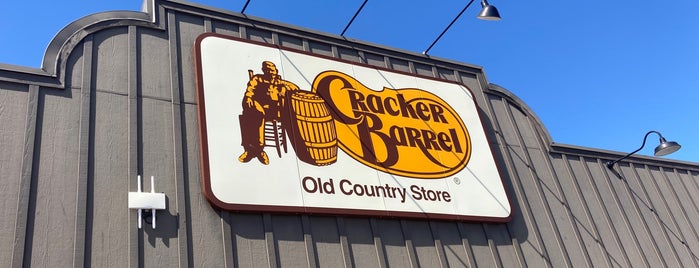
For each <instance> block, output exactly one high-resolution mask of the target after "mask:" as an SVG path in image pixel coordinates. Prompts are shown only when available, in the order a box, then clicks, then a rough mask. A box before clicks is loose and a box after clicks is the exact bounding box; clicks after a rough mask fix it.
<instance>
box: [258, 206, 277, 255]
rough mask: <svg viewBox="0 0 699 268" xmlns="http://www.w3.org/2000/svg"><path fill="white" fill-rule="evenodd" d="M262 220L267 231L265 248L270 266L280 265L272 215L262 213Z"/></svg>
mask: <svg viewBox="0 0 699 268" xmlns="http://www.w3.org/2000/svg"><path fill="white" fill-rule="evenodd" d="M262 222H263V225H264V226H263V227H264V232H265V245H266V247H265V249H266V250H267V265H268V267H279V259H278V255H279V254H277V247H276V243H274V230H273V229H272V215H270V214H269V213H264V214H262Z"/></svg>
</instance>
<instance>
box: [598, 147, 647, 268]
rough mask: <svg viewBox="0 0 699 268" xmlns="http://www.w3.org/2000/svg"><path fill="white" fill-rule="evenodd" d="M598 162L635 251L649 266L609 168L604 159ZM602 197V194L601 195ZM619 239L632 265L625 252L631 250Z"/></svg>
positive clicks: (611, 224) (610, 221) (610, 222)
mask: <svg viewBox="0 0 699 268" xmlns="http://www.w3.org/2000/svg"><path fill="white" fill-rule="evenodd" d="M596 162H597V166H598V167H599V168H600V170H601V172H602V173H603V174H604V181H605V182H606V185H607V189H608V190H609V192H610V193H611V196H612V197H613V198H614V205H615V206H616V208H617V210H618V212H619V214H621V216H622V218H623V219H624V221H623V223H622V224H623V225H624V227H625V229H626V230H627V231H628V232H629V236H630V237H631V240H632V241H633V245H634V246H635V251H636V252H638V253H639V254H638V255H640V257H641V259H642V260H643V264H645V266H646V267H648V266H649V265H650V264H649V263H648V259H647V258H646V256H645V255H644V254H643V250H642V248H641V244H640V242H639V241H638V236H637V235H635V232H634V230H633V228H632V227H631V223H630V217H629V215H628V214H627V213H626V210H624V207H623V205H622V203H621V199H619V193H618V192H617V191H616V189H615V188H614V185H612V180H611V177H609V173H608V172H606V170H607V169H606V166H605V164H604V163H602V159H599V158H597V160H596ZM600 198H601V195H600ZM600 200H601V199H600ZM604 203H605V204H606V202H604ZM608 213H609V212H608ZM608 220H609V225H610V226H611V227H613V226H614V223H613V221H612V220H611V217H608ZM612 230H613V231H614V234H617V233H618V232H617V231H616V228H615V227H614V228H613V229H612ZM617 241H618V242H617V243H619V246H620V248H621V249H622V250H623V251H622V253H624V256H626V259H627V260H628V262H629V264H628V265H631V264H630V262H631V260H629V259H628V254H626V253H625V252H627V251H629V250H630V249H629V250H627V249H626V248H625V247H624V246H623V244H622V243H621V240H620V239H619V238H617Z"/></svg>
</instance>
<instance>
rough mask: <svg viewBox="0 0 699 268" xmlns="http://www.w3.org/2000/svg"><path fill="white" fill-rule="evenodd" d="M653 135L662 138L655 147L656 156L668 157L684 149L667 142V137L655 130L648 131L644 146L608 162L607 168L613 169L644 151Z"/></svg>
mask: <svg viewBox="0 0 699 268" xmlns="http://www.w3.org/2000/svg"><path fill="white" fill-rule="evenodd" d="M651 133H655V134H658V136H659V137H660V145H658V146H657V147H655V156H663V155H668V154H671V153H674V152H676V151H677V150H679V149H680V148H681V147H682V146H681V145H680V144H679V143H677V142H674V141H667V140H665V137H663V135H662V134H660V132H657V131H655V130H651V131H648V133H646V136H645V137H644V138H643V144H641V147H640V148H638V149H636V151H633V152H630V153H629V154H627V155H625V156H623V157H621V158H619V159H617V160H614V161H609V162H607V168H609V169H613V168H614V164H616V163H618V162H619V161H621V160H624V159H626V158H628V157H629V156H631V155H632V154H635V153H637V152H638V151H640V150H641V149H643V146H646V140H647V139H648V135H650V134H651Z"/></svg>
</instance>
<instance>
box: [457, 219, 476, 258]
mask: <svg viewBox="0 0 699 268" xmlns="http://www.w3.org/2000/svg"><path fill="white" fill-rule="evenodd" d="M456 227H457V230H459V237H460V238H461V245H462V246H463V248H464V252H466V256H467V257H468V260H467V261H468V266H469V267H476V259H475V256H473V248H472V247H471V242H469V241H468V238H467V237H466V233H467V232H466V227H464V223H463V222H458V223H457V224H456Z"/></svg>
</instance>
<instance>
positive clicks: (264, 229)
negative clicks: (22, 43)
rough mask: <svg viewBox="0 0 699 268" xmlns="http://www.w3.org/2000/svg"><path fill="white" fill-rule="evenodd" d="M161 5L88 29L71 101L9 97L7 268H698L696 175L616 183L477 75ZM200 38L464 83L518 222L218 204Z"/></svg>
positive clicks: (57, 95)
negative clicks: (154, 209) (210, 180)
mask: <svg viewBox="0 0 699 268" xmlns="http://www.w3.org/2000/svg"><path fill="white" fill-rule="evenodd" d="M158 3H159V4H162V5H163V8H162V9H159V8H156V10H163V12H165V13H164V14H159V16H158V18H159V21H158V23H159V24H158V25H157V27H152V28H149V27H144V26H143V24H137V23H133V22H129V21H123V22H121V23H115V24H113V25H114V26H113V27H106V28H103V29H99V30H96V31H94V29H93V30H90V31H87V30H86V31H85V32H83V33H84V34H85V36H86V37H85V38H84V39H82V41H80V43H79V44H76V46H75V48H74V49H73V50H72V51H69V52H70V53H68V55H69V56H68V58H67V59H63V60H67V64H66V66H67V69H66V70H61V71H65V74H66V84H65V88H66V89H63V90H61V89H49V88H42V89H41V90H39V87H38V86H37V85H29V84H26V85H15V84H0V135H1V136H0V145H2V148H3V150H2V152H0V161H2V162H0V167H1V168H2V170H3V172H2V174H1V175H0V176H2V177H0V194H2V196H4V197H3V199H2V201H1V202H0V213H2V215H6V217H3V219H4V220H0V263H2V264H0V266H4V265H6V264H12V265H14V266H22V265H26V266H28V265H32V266H48V265H51V266H60V267H66V266H83V265H84V266H110V267H124V266H146V267H174V266H180V267H185V266H193V267H222V266H227V267H277V266H284V267H306V266H310V267H316V266H318V267H341V266H345V267H390V266H392V267H411V266H413V267H417V266H421V267H440V266H441V267H472V266H479V267H565V266H572V267H579V266H588V267H599V266H602V267H604V266H615V267H631V266H632V267H639V266H640V267H644V266H646V267H663V266H667V267H680V266H684V267H695V266H698V265H699V258H698V257H697V253H699V227H696V224H694V223H695V222H697V220H699V198H697V196H699V184H698V182H697V181H698V180H699V167H697V166H689V165H679V164H677V165H676V164H673V163H669V164H668V166H664V164H662V163H663V162H655V161H650V160H647V159H642V158H630V159H628V161H624V162H622V163H619V165H617V166H616V170H617V171H618V172H619V173H614V172H610V171H609V170H607V169H606V167H605V165H604V163H605V162H606V161H607V160H609V159H611V158H615V157H618V156H617V155H612V154H609V153H604V152H595V151H590V150H587V151H586V150H582V149H575V148H573V149H566V150H562V149H556V148H558V147H556V148H554V147H553V146H552V145H551V141H550V140H549V137H548V136H547V135H548V134H547V133H544V132H545V129H544V128H543V126H542V125H541V122H540V121H539V120H538V119H536V117H535V115H534V114H533V113H532V112H531V111H530V110H529V109H528V108H527V107H526V106H525V105H524V104H523V103H521V101H519V100H517V99H516V98H513V97H512V96H511V95H509V93H507V92H506V91H505V90H504V89H502V90H501V89H498V88H497V87H495V86H492V85H491V87H490V88H488V87H489V85H488V84H487V81H485V78H484V76H483V74H482V73H481V70H479V69H474V67H469V66H465V65H464V66H462V65H459V64H455V63H448V64H447V63H444V64H442V63H439V62H433V61H430V60H427V59H426V58H424V57H422V56H420V55H403V54H402V53H398V52H392V51H386V50H383V49H379V48H375V49H374V48H370V47H369V46H367V45H361V46H353V45H352V44H351V43H348V42H347V41H345V40H343V39H341V38H337V39H336V38H332V37H328V36H326V37H324V36H322V35H319V34H309V33H305V32H303V31H300V30H297V29H291V28H285V27H282V26H275V25H271V24H269V23H267V22H255V21H251V20H250V19H248V18H244V17H238V16H236V15H231V14H219V13H216V12H210V11H207V12H189V11H188V10H190V9H191V10H198V8H196V7H189V6H186V4H183V3H173V2H168V1H162V2H160V1H158ZM172 6H175V7H176V8H175V9H170V7H172ZM198 11H201V10H198ZM203 14H205V15H203ZM207 16H210V17H207ZM130 23H132V25H131V26H128V25H129V24H130ZM256 25H259V26H260V27H257V26H256ZM207 31H213V32H218V33H224V34H229V35H232V36H240V35H242V36H244V37H247V38H249V39H251V40H257V41H263V42H267V43H274V44H281V45H282V46H285V47H290V48H294V49H302V50H305V51H308V52H312V53H316V54H318V55H324V56H331V57H337V58H341V59H345V60H350V61H353V62H365V63H368V64H370V65H374V66H388V67H389V68H392V69H395V70H399V71H403V72H412V73H416V74H420V75H427V76H436V77H440V78H443V79H448V80H458V81H459V82H462V83H463V84H465V85H467V86H468V87H469V89H471V91H472V92H473V94H474V99H475V101H476V102H477V103H478V105H479V107H480V108H481V111H482V113H481V116H482V117H484V125H485V128H486V131H487V132H488V133H489V134H491V137H490V138H491V140H490V142H491V144H492V145H493V148H494V149H495V152H494V154H495V156H496V159H499V160H502V161H501V163H499V165H500V168H501V170H502V172H503V176H504V178H505V186H506V189H507V191H508V192H509V194H510V197H511V199H512V204H513V218H512V221H510V222H508V223H506V224H494V223H490V224H484V223H470V222H466V223H462V222H443V221H427V220H401V219H387V218H361V217H331V216H313V215H276V214H254V213H235V212H225V211H218V210H216V209H214V208H212V207H211V206H210V205H209V203H208V202H207V201H206V200H205V198H204V196H203V195H202V192H201V182H200V180H201V175H200V166H199V165H200V162H199V136H198V122H197V110H196V109H197V104H196V101H195V96H196V93H195V81H194V76H193V75H194V70H193V65H194V56H193V54H192V52H193V51H192V46H193V45H194V40H195V39H196V37H197V36H198V35H199V34H201V33H204V32H207ZM559 147H560V146H559ZM629 163H630V164H629ZM661 165H663V166H661ZM676 166H679V167H676ZM682 167H686V168H689V170H688V169H685V168H682ZM137 174H142V175H143V176H144V182H145V183H144V190H146V191H149V190H150V184H149V178H150V176H155V177H156V178H155V185H156V186H155V187H156V191H158V192H163V193H165V194H166V196H167V210H166V211H162V212H159V213H158V218H157V224H158V229H156V230H152V229H151V228H150V226H148V225H146V226H144V229H142V230H138V229H137V228H136V227H135V225H136V222H135V218H136V212H135V211H129V210H128V209H127V204H126V203H127V200H126V196H127V192H128V191H135V189H136V183H135V179H136V178H135V175H137ZM15 231H16V232H15Z"/></svg>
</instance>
